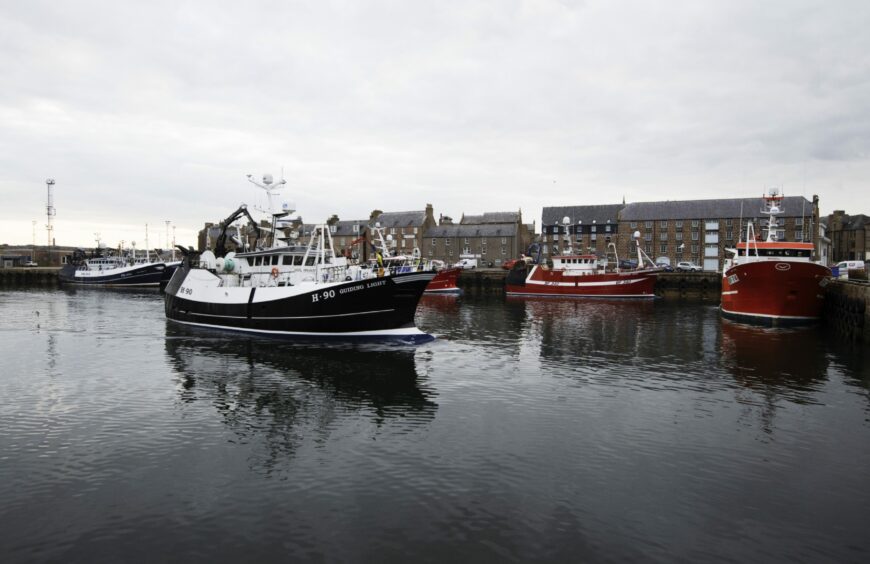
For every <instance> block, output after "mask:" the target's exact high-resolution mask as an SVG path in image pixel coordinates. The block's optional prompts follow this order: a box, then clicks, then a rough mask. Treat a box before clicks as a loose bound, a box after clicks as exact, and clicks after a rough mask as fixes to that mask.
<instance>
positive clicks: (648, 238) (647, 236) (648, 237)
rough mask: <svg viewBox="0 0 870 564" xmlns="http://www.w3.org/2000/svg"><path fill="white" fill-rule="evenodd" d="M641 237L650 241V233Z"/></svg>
mask: <svg viewBox="0 0 870 564" xmlns="http://www.w3.org/2000/svg"><path fill="white" fill-rule="evenodd" d="M643 238H644V240H645V241H652V233H647V234H646V235H644V236H643Z"/></svg>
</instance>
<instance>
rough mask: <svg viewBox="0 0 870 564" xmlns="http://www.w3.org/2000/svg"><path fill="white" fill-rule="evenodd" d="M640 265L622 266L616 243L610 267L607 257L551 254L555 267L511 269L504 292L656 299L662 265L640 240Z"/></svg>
mask: <svg viewBox="0 0 870 564" xmlns="http://www.w3.org/2000/svg"><path fill="white" fill-rule="evenodd" d="M634 236H635V245H636V247H637V267H636V268H633V269H621V268H620V267H619V257H618V256H616V246H615V245H614V244H613V243H609V246H610V247H611V248H612V249H613V257H614V262H613V263H612V264H613V266H612V267H611V263H609V262H608V261H607V260H606V259H604V260H600V259H599V258H598V257H597V256H596V255H591V254H590V255H576V254H573V253H571V249H570V248H568V249H567V252H566V253H564V254H561V255H557V256H554V257H552V261H553V262H552V266H547V265H543V264H532V265H530V264H528V262H526V261H520V262H517V263H516V264H515V265H514V268H513V269H511V271H510V272H508V275H507V279H506V280H505V293H506V294H507V295H509V296H567V297H594V298H649V299H651V298H654V297H655V284H656V278H657V276H658V273H659V272H661V270H662V269H661V268H658V267H656V266H655V263H654V262H653V261H652V260H650V258H649V257H648V256H647V255H646V253H644V252H643V251H642V250H641V248H640V244H639V243H638V242H637V239H638V238H639V237H640V233H638V232H635V234H634Z"/></svg>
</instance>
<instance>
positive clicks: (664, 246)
mask: <svg viewBox="0 0 870 564" xmlns="http://www.w3.org/2000/svg"><path fill="white" fill-rule="evenodd" d="M659 252H661V254H663V255H666V254H668V246H667V244H664V243H663V244H661V245H659Z"/></svg>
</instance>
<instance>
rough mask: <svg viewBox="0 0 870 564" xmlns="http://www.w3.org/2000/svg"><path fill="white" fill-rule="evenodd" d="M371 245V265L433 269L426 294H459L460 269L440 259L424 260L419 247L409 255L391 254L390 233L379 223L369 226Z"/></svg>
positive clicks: (404, 268)
mask: <svg viewBox="0 0 870 564" xmlns="http://www.w3.org/2000/svg"><path fill="white" fill-rule="evenodd" d="M371 233H372V246H373V248H374V251H375V253H374V254H375V258H373V259H372V260H373V266H377V264H387V265H390V266H392V267H393V268H394V269H395V270H398V271H412V270H433V271H435V278H433V279H432V281H431V282H429V284H428V285H427V286H426V290H425V292H426V293H427V294H460V293H462V289H461V288H459V286H458V285H457V282H458V280H459V275H460V274H461V273H462V269H461V268H458V267H453V266H447V265H446V264H445V263H444V262H443V261H440V260H424V259H423V258H422V255H421V253H420V249H418V248H416V247H415V248H414V250H413V251H412V253H411V255H400V254H393V253H392V252H391V251H390V243H391V242H392V236H391V235H386V236H385V235H384V230H383V228H381V225H380V224H379V223H375V224H374V226H372V227H371Z"/></svg>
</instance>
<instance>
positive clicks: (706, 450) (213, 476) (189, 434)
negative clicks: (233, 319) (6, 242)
mask: <svg viewBox="0 0 870 564" xmlns="http://www.w3.org/2000/svg"><path fill="white" fill-rule="evenodd" d="M0 319H2V320H3V321H2V325H0V327H2V332H0V353H2V376H0V397H2V401H0V537H2V542H0V561H2V562H65V563H66V562H108V561H119V562H120V561H125V562H137V561H141V562H164V561H165V562H195V561H208V562H255V561H256V562H269V561H283V562H286V561H309V560H311V561H346V562H357V561H371V562H374V561H376V562H409V561H414V562H446V561H463V562H493V561H505V562H510V561H516V562H529V561H551V562H581V561H585V562H606V561H610V562H626V561H632V562H699V561H700V562H813V563H818V562H866V561H868V560H870V537H868V535H867V534H866V531H867V528H868V523H870V485H868V476H870V364H868V361H870V352H868V350H867V348H866V347H863V346H860V345H847V344H843V343H840V342H838V341H837V340H836V339H835V338H833V337H831V336H828V335H826V334H825V333H824V332H823V330H821V329H819V328H809V329H790V330H783V329H777V330H771V329H761V328H753V327H747V326H742V325H737V324H733V323H730V322H724V321H722V320H721V319H720V317H719V315H718V312H717V310H716V307H715V306H714V305H699V304H694V303H692V304H689V303H680V302H665V301H656V302H649V303H640V302H607V301H581V300H564V301H563V300H553V299H549V300H533V299H509V298H504V297H500V296H498V297H496V296H485V297H471V296H468V297H459V298H456V297H450V296H431V297H428V296H427V297H424V300H423V302H422V303H421V305H420V307H419V309H418V316H417V321H418V326H419V327H420V328H421V329H423V330H425V331H427V332H430V333H432V334H433V335H435V336H436V337H437V338H436V339H435V340H434V341H432V342H429V343H426V344H422V345H417V346H409V345H402V344H392V345H389V344H379V345H375V344H352V343H348V344H332V345H324V344H314V343H306V344H304V345H293V344H288V343H286V342H281V341H274V340H265V339H257V338H249V337H245V336H240V335H238V334H234V333H227V332H208V331H200V330H192V329H187V328H184V327H181V326H179V325H176V324H174V323H172V322H167V321H166V320H165V317H164V314H163V301H162V297H161V296H160V295H159V294H158V293H157V292H156V291H154V292H151V291H108V290H98V289H83V290H34V291H13V290H7V291H3V292H0Z"/></svg>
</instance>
